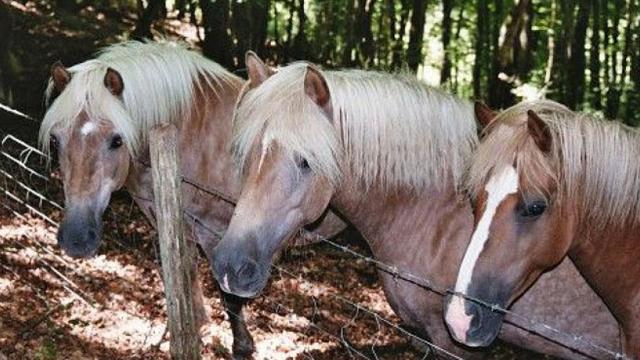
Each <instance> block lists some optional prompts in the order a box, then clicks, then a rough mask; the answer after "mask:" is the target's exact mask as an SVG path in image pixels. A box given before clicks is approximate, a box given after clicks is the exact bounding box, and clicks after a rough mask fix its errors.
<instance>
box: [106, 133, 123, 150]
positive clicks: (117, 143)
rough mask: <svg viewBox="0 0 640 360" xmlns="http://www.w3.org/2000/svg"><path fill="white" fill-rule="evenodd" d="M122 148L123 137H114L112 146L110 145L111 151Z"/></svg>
mask: <svg viewBox="0 0 640 360" xmlns="http://www.w3.org/2000/svg"><path fill="white" fill-rule="evenodd" d="M120 146H122V137H121V136H120V135H113V137H112V138H111V144H109V149H111V150H115V149H117V148H119V147H120Z"/></svg>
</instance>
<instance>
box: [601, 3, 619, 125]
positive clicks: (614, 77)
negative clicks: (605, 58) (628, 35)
mask: <svg viewBox="0 0 640 360" xmlns="http://www.w3.org/2000/svg"><path fill="white" fill-rule="evenodd" d="M623 8H624V4H623V0H615V11H614V12H613V21H612V24H611V39H612V41H613V43H612V44H610V45H609V44H608V45H607V47H608V48H610V49H611V56H610V57H609V59H610V61H611V63H610V64H609V71H610V75H609V87H608V89H607V99H606V104H605V116H606V117H607V118H609V119H615V118H617V117H618V109H619V108H620V88H619V84H618V75H619V74H618V47H617V46H616V42H617V41H618V36H619V35H620V30H619V26H620V15H621V13H622V11H623Z"/></svg>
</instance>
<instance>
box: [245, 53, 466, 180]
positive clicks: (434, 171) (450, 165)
mask: <svg viewBox="0 0 640 360" xmlns="http://www.w3.org/2000/svg"><path fill="white" fill-rule="evenodd" d="M309 66H314V65H310V64H308V63H304V62H300V63H294V64H291V65H289V66H286V67H283V68H281V69H279V70H278V71H277V73H276V74H274V75H272V76H271V77H270V78H268V79H267V80H266V81H265V82H264V83H262V84H261V85H259V86H258V87H256V88H255V89H253V90H252V91H249V92H248V93H247V94H246V95H245V97H244V98H243V99H242V101H241V102H240V104H239V105H238V108H237V109H236V116H235V121H234V139H233V144H234V152H235V154H236V156H237V158H238V160H239V163H240V166H239V169H244V167H245V163H246V161H247V159H248V157H249V156H250V153H251V151H253V150H252V149H253V146H254V145H255V144H258V145H259V146H260V147H261V148H260V149H259V150H261V151H262V153H263V154H264V152H265V151H268V150H269V147H270V146H271V145H272V144H274V143H275V144H278V146H280V147H281V148H283V149H284V151H285V152H286V153H287V154H288V155H289V156H290V158H291V159H292V160H293V159H295V157H296V156H302V157H304V158H305V159H306V160H307V161H308V163H309V165H310V167H311V168H312V169H313V170H314V171H315V172H316V173H318V174H320V175H321V176H324V177H325V178H327V179H329V180H330V181H332V182H333V183H334V184H337V183H339V182H340V180H341V176H342V174H343V172H344V171H345V170H348V171H349V172H350V173H351V174H352V175H353V176H355V178H356V179H358V180H360V181H362V183H363V184H364V185H365V186H367V187H369V186H372V185H374V184H375V185H377V186H382V187H387V188H389V187H410V188H413V189H422V188H425V187H429V186H441V185H442V186H443V185H444V184H450V183H451V181H455V182H456V183H457V181H458V180H459V179H460V178H461V176H462V174H463V173H464V164H465V163H466V161H467V160H468V158H469V156H470V154H471V152H472V151H473V149H474V147H475V145H476V142H477V134H476V123H475V117H474V114H473V110H472V107H471V104H470V103H468V102H465V101H461V100H459V99H457V98H455V97H453V96H451V95H446V94H444V93H442V92H440V91H438V90H436V89H432V88H430V87H428V86H426V85H425V84H423V83H421V82H419V81H418V80H416V79H415V78H412V77H410V76H405V75H390V74H385V73H379V72H372V71H359V70H345V71H322V74H323V75H324V77H325V79H326V82H327V85H328V87H329V91H330V96H331V103H332V108H333V119H329V118H327V116H326V115H325V113H324V112H323V111H322V110H321V109H320V108H319V107H318V106H317V105H316V104H315V103H314V102H313V101H312V100H311V99H310V98H309V97H308V96H307V95H306V94H305V91H304V78H305V74H306V71H307V69H308V67H309ZM258 141H259V142H258Z"/></svg>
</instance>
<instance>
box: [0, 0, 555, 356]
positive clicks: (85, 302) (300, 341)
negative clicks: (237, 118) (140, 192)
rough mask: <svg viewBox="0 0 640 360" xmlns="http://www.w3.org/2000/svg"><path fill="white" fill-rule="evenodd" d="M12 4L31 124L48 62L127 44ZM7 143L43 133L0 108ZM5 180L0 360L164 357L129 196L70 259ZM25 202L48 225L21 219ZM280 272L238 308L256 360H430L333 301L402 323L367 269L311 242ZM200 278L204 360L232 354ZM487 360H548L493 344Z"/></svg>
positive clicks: (106, 13) (120, 198)
mask: <svg viewBox="0 0 640 360" xmlns="http://www.w3.org/2000/svg"><path fill="white" fill-rule="evenodd" d="M3 1H7V0H3ZM7 3H9V4H10V6H11V9H12V13H13V15H14V21H15V26H16V29H17V31H16V32H15V33H14V36H15V38H14V39H13V40H14V44H16V46H14V51H15V53H16V57H17V58H18V59H19V60H20V67H21V71H20V73H19V78H18V79H17V80H16V84H17V87H16V89H15V95H16V96H15V103H14V104H13V106H14V107H15V108H17V109H20V110H22V111H24V112H26V113H28V114H30V115H33V116H35V117H39V115H41V113H42V97H41V95H40V94H42V93H43V90H44V84H45V81H46V78H47V76H48V69H49V66H50V64H51V63H53V62H54V61H56V60H62V61H63V63H65V64H67V65H72V64H75V63H77V62H80V61H83V60H86V59H87V58H89V57H90V56H91V55H92V54H93V53H94V52H95V51H96V50H97V49H99V48H100V47H102V46H104V45H106V44H109V43H113V42H116V41H119V40H123V39H124V38H125V37H126V35H127V34H128V33H129V32H130V31H131V30H132V28H133V25H134V16H133V15H132V14H129V13H127V12H126V11H119V10H113V9H95V8H88V9H84V10H82V11H80V12H79V13H73V14H72V13H64V12H57V13H56V12H54V11H53V10H52V9H51V8H49V6H48V5H47V4H46V3H38V2H32V1H26V2H18V1H7ZM162 28H164V29H168V30H163V31H164V33H163V35H164V36H167V37H177V38H184V39H187V40H189V39H191V41H193V39H194V38H195V31H196V30H195V28H194V27H192V26H188V25H185V24H182V23H180V22H178V21H175V20H167V21H166V22H165V23H163V26H162ZM3 133H4V134H7V133H10V134H14V135H16V136H18V137H19V138H21V139H24V140H26V141H27V142H28V143H31V144H34V143H35V138H36V134H37V124H34V123H30V122H28V121H26V120H21V119H19V118H17V117H14V116H9V115H7V114H5V113H3V112H2V111H0V134H3ZM5 145H6V144H3V146H5ZM22 155H25V154H22ZM34 158H37V157H36V156H34V157H33V158H32V159H30V160H29V161H36V164H30V166H32V167H33V168H36V169H38V171H40V172H42V173H43V174H44V175H45V176H48V175H49V173H48V171H46V170H45V167H44V165H45V164H43V163H42V162H38V161H37V160H33V159H34ZM4 160H6V159H4ZM2 165H3V163H2V162H0V168H2ZM4 169H7V167H4ZM9 175H10V176H15V177H16V179H17V180H19V181H23V182H24V184H25V185H27V186H30V187H33V188H35V189H37V190H38V191H39V192H41V193H42V194H44V195H45V196H46V197H47V198H49V199H52V200H54V201H55V202H57V203H58V204H62V196H61V190H60V184H59V182H58V181H57V180H56V179H55V176H54V177H53V179H51V180H44V179H40V178H39V177H38V176H37V175H34V174H30V173H29V172H28V171H27V170H25V169H17V168H15V166H12V167H11V168H10V170H9ZM7 179H8V178H7V176H6V174H5V175H4V177H0V180H1V181H0V186H2V187H4V188H7V187H9V188H10V190H12V191H13V192H14V193H20V194H22V195H21V196H20V199H15V198H11V196H10V195H7V194H6V193H5V194H4V195H2V196H0V200H1V202H0V205H2V206H0V359H3V355H4V356H6V357H7V358H8V359H35V360H51V359H108V360H113V359H166V358H168V339H167V338H166V337H163V334H164V329H165V322H166V314H165V311H164V308H165V300H164V296H163V292H162V291H163V290H162V283H161V280H160V275H159V266H158V263H157V256H156V253H157V249H156V245H155V244H156V243H155V241H156V240H155V239H156V236H155V233H154V231H153V229H152V228H151V226H150V225H149V224H148V223H147V221H146V220H145V219H144V218H143V216H142V215H141V213H140V212H139V211H138V210H137V208H136V207H135V206H134V205H133V203H132V201H131V199H130V197H129V196H128V195H126V194H125V193H118V194H116V195H115V196H114V199H113V201H112V203H111V206H110V208H109V210H108V211H107V214H106V215H105V235H104V237H105V241H104V242H103V246H102V248H101V250H100V252H99V255H98V256H96V257H95V258H92V259H88V260H73V259H70V258H68V257H66V256H65V255H63V254H62V253H61V251H60V249H59V248H58V247H57V246H56V241H55V233H56V226H55V225H54V224H55V222H56V221H59V220H60V218H61V212H60V210H59V209H57V208H56V206H55V205H54V204H51V203H49V202H47V201H46V200H43V199H39V198H38V196H37V195H35V194H30V195H29V196H27V193H28V192H27V191H24V189H23V188H21V187H20V186H19V185H18V184H17V183H15V181H13V180H7ZM8 182H10V183H11V185H8ZM22 200H24V201H26V203H27V204H29V205H30V206H32V207H33V208H34V209H36V210H38V211H41V212H42V216H38V215H34V214H33V212H29V211H28V210H27V208H26V205H25V204H20V201H22ZM45 217H46V219H48V220H45ZM341 241H342V242H343V243H346V244H348V246H350V247H351V248H353V249H354V250H356V251H358V252H361V253H366V252H367V251H368V249H367V248H366V246H364V245H363V244H362V243H360V242H358V241H356V240H353V239H351V238H349V239H342V240H341ZM279 266H281V267H283V268H286V269H287V271H290V272H291V273H293V274H295V275H296V276H295V277H292V276H291V275H289V274H286V273H276V274H274V276H273V279H272V281H271V284H270V286H269V287H268V289H267V291H266V292H265V294H264V295H263V296H261V297H260V298H258V299H256V300H255V301H253V302H251V303H250V304H249V306H248V307H247V308H246V314H247V323H248V325H249V329H250V331H251V333H252V334H253V336H254V339H255V341H256V347H257V354H256V359H331V360H334V359H351V358H361V357H362V356H364V357H365V358H371V359H375V358H379V359H422V358H424V357H425V352H424V351H421V350H419V349H417V348H415V347H413V346H412V345H411V343H410V340H409V336H407V335H405V334H402V332H401V330H398V329H395V328H393V327H390V326H387V325H385V324H384V323H383V322H382V320H381V319H380V318H378V317H375V316H372V315H370V314H368V313H366V312H365V311H364V310H358V309H357V308H355V307H353V306H351V305H349V304H347V303H345V302H344V301H340V300H338V299H337V298H336V296H341V297H344V298H345V299H348V301H351V302H354V303H357V304H359V305H360V306H363V307H365V308H367V309H371V310H373V311H375V312H376V313H377V314H379V316H381V317H383V318H385V319H388V320H390V321H391V322H392V323H394V324H397V323H398V322H399V319H397V318H396V317H395V315H394V314H393V313H392V311H391V310H390V308H389V307H388V305H387V303H386V301H385V298H384V294H383V293H382V291H381V289H380V285H379V283H378V281H377V275H376V272H375V269H374V268H373V267H372V265H371V264H367V263H365V262H364V261H362V260H356V259H355V258H353V257H352V256H349V255H347V254H345V253H343V252H340V251H338V250H336V249H334V248H332V247H330V246H328V245H326V244H325V245H322V244H319V245H312V246H308V247H305V248H297V249H293V250H289V251H288V252H287V253H286V254H285V256H283V258H282V260H281V262H280V263H279ZM199 270H200V278H201V279H203V281H204V284H205V295H206V305H207V308H208V311H209V314H210V318H211V323H210V324H208V325H207V326H206V327H205V328H204V329H203V334H202V335H203V336H202V346H203V357H204V358H205V359H224V358H228V356H229V353H228V351H229V349H230V347H231V341H232V339H231V332H230V329H229V326H228V322H227V321H226V315H225V314H224V312H223V311H222V306H221V304H220V301H219V298H218V296H217V294H216V293H215V292H214V290H213V289H214V286H213V284H212V283H211V276H210V273H209V271H208V268H207V265H206V263H205V262H204V261H201V262H200V268H199ZM490 358H491V359H516V358H519V359H523V358H526V359H542V358H544V357H541V356H538V355H533V354H530V353H526V352H522V351H520V350H514V349H511V348H508V347H505V346H496V347H495V348H494V349H493V350H492V355H491V356H490Z"/></svg>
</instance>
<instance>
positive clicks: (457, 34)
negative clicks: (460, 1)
mask: <svg viewBox="0 0 640 360" xmlns="http://www.w3.org/2000/svg"><path fill="white" fill-rule="evenodd" d="M459 9H460V10H459V11H458V18H457V19H456V32H455V34H454V37H453V43H455V44H458V40H459V39H460V31H462V23H463V21H464V6H459ZM459 59H460V54H459V51H458V49H457V47H456V51H455V53H454V56H453V63H454V64H458V61H459ZM453 70H454V76H453V86H452V87H451V88H452V89H453V90H458V79H459V77H458V75H459V73H460V71H459V67H458V66H454V67H453Z"/></svg>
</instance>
